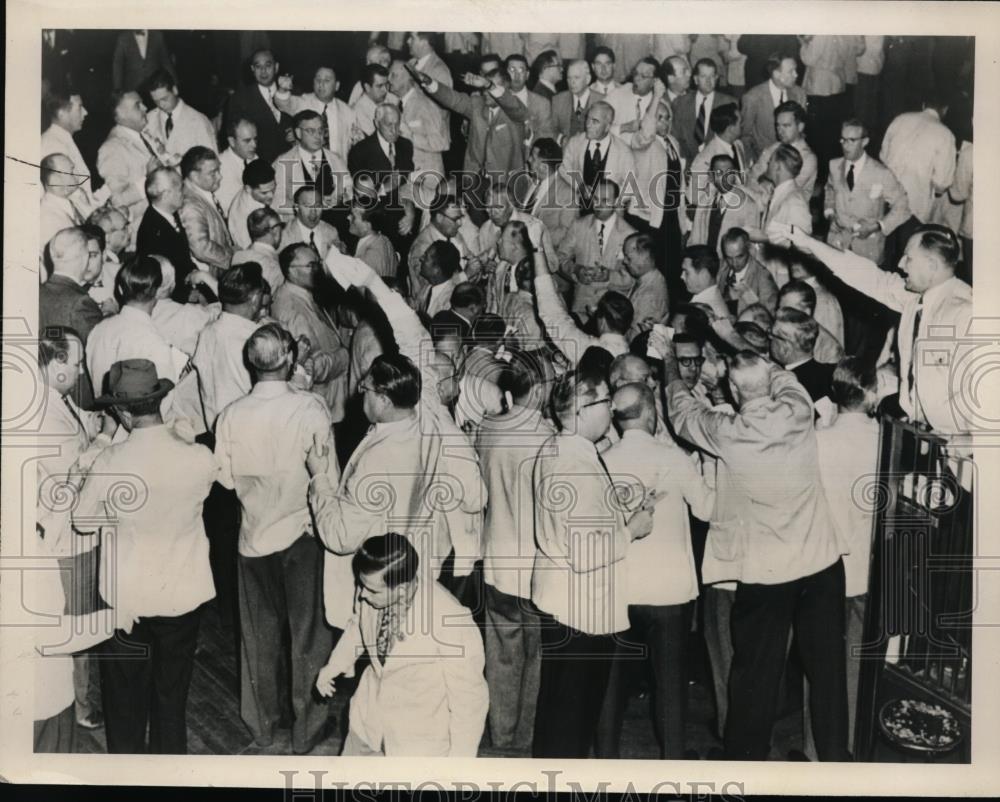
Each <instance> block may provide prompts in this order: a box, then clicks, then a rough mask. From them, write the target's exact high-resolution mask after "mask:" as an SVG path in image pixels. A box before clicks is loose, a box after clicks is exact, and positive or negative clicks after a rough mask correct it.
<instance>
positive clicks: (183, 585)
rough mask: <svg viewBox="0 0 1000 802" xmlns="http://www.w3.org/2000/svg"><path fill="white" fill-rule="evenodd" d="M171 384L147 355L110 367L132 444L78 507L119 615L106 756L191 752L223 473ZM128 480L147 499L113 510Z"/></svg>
mask: <svg viewBox="0 0 1000 802" xmlns="http://www.w3.org/2000/svg"><path fill="white" fill-rule="evenodd" d="M126 269H128V268H126ZM172 387H173V382H171V381H170V380H168V379H163V378H158V372H157V369H156V367H155V366H154V364H153V363H152V362H150V361H148V360H146V359H125V360H122V361H116V362H115V363H114V364H113V365H112V366H111V370H110V371H109V377H108V394H107V395H105V396H103V397H102V398H99V399H98V402H99V403H100V404H102V405H104V406H112V407H113V408H114V410H115V414H116V416H117V417H118V419H119V420H120V421H121V425H122V426H123V427H124V429H125V430H126V431H127V432H128V438H127V439H126V440H124V441H123V442H120V443H118V444H115V445H112V446H109V447H108V448H106V449H104V450H103V451H102V452H101V453H100V454H99V455H98V457H97V459H96V460H94V464H93V466H92V468H91V470H90V473H89V475H88V477H87V479H86V480H85V482H84V484H83V488H82V489H81V491H80V497H79V501H78V504H77V509H78V510H79V511H80V515H79V516H78V517H77V518H76V519H75V522H76V525H77V528H78V529H82V530H84V531H86V530H87V529H91V528H95V527H94V524H93V522H94V521H97V522H98V524H97V527H96V528H97V529H102V530H103V531H102V536H103V539H104V542H103V544H102V550H101V563H102V564H101V574H100V576H101V578H100V593H101V597H102V598H103V599H104V600H105V601H106V602H107V603H108V604H110V605H111V606H112V607H114V608H115V610H116V630H117V631H116V633H115V637H114V638H112V639H111V640H109V641H108V643H107V645H106V646H105V649H104V654H103V659H102V660H101V674H102V678H103V682H102V688H103V692H104V711H105V717H106V723H107V727H106V735H107V742H108V743H107V746H108V752H111V753H117V754H141V753H144V752H147V751H148V752H152V753H154V754H173V755H176V754H184V753H185V752H186V751H187V727H186V721H185V711H186V707H187V692H188V687H189V685H190V682H191V673H192V671H193V669H194V655H195V648H196V647H197V643H198V624H199V620H200V618H201V606H202V605H203V604H204V603H205V602H207V601H209V600H210V599H212V598H214V596H215V584H214V582H213V580H212V569H211V566H210V564H209V559H208V538H207V537H206V535H205V526H204V523H203V522H202V508H203V505H204V501H205V498H206V497H207V496H208V493H209V491H210V490H211V487H212V483H213V482H214V481H215V480H216V478H217V477H218V474H219V467H218V465H217V464H216V462H215V460H214V459H213V458H212V453H211V452H210V451H209V450H208V449H207V448H205V447H204V446H201V445H197V444H195V443H193V442H189V441H187V440H185V439H183V438H182V437H181V436H179V435H178V433H177V432H176V431H174V430H172V429H171V428H169V427H168V426H167V425H165V424H164V421H163V418H162V416H161V415H160V402H161V400H162V398H163V397H164V396H165V395H166V394H167V393H168V392H170V390H171V388H172ZM122 477H132V481H133V482H135V483H137V486H136V487H135V488H134V489H135V492H136V493H138V494H139V497H141V499H142V502H141V503H136V504H118V503H116V500H118V499H123V498H124V497H123V496H121V494H120V493H119V492H117V491H119V490H121V487H120V485H121V483H122V481H123V479H122ZM125 481H126V482H128V481H129V480H128V479H127V478H126V480H125ZM104 525H107V528H104ZM147 722H148V724H149V745H148V747H147V743H146V727H147Z"/></svg>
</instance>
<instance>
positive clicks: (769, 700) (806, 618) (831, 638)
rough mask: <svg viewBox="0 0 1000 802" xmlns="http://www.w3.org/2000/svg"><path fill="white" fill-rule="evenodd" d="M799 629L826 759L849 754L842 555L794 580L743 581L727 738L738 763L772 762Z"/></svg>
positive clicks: (735, 616)
mask: <svg viewBox="0 0 1000 802" xmlns="http://www.w3.org/2000/svg"><path fill="white" fill-rule="evenodd" d="M791 626H794V627H795V635H796V637H795V643H796V646H797V647H798V651H799V657H800V659H801V661H802V665H803V667H804V668H805V673H806V677H807V678H808V679H809V685H810V688H811V689H812V702H811V712H812V717H813V735H814V737H815V741H816V752H817V754H818V755H819V759H820V760H833V761H839V760H846V759H847V679H846V660H845V648H846V646H845V642H844V638H845V634H844V565H843V563H842V562H841V561H840V560H839V559H838V560H837V561H836V562H835V563H834V564H833V565H831V566H830V567H828V568H825V569H823V570H822V571H819V572H817V573H815V574H812V575H811V576H807V577H803V578H801V579H796V580H793V581H791V582H782V583H781V584H778V585H757V584H748V583H741V584H740V585H739V586H738V588H737V590H736V600H735V603H734V605H733V610H732V636H733V664H732V669H731V671H730V676H729V713H728V716H727V719H726V738H725V752H726V757H727V758H728V759H730V760H765V759H767V755H768V752H769V751H770V749H771V730H772V729H773V727H774V722H775V720H776V718H777V715H778V704H779V698H780V692H781V680H782V670H783V668H784V665H785V656H786V653H787V648H788V632H789V627H791Z"/></svg>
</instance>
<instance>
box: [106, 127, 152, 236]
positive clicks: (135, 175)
mask: <svg viewBox="0 0 1000 802" xmlns="http://www.w3.org/2000/svg"><path fill="white" fill-rule="evenodd" d="M150 158H151V154H150V152H149V151H148V150H147V149H146V147H145V146H144V145H143V144H142V140H141V139H139V134H137V133H136V132H134V131H132V130H131V129H129V128H125V127H124V126H121V125H116V126H115V127H114V128H112V129H111V131H110V133H109V134H108V138H107V139H105V140H104V143H103V144H102V145H101V147H100V149H99V150H98V151H97V172H98V174H99V175H100V176H101V178H103V179H104V182H105V183H106V184H107V185H108V189H110V190H111V202H112V203H113V204H114V205H115V206H117V207H118V208H120V209H128V214H129V217H130V218H131V220H132V223H133V225H134V224H135V221H137V220H139V219H141V218H142V214H143V212H145V211H146V206H147V205H148V201H147V200H146V167H147V165H148V164H149V161H150ZM133 232H134V229H133ZM134 236H135V234H134V233H133V238H134ZM133 242H134V239H133Z"/></svg>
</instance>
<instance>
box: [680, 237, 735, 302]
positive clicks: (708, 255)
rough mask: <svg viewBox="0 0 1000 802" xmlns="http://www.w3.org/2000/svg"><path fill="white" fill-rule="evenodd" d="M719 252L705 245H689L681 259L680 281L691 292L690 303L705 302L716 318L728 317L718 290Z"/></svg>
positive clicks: (723, 300)
mask: <svg viewBox="0 0 1000 802" xmlns="http://www.w3.org/2000/svg"><path fill="white" fill-rule="evenodd" d="M718 275H719V254H718V253H717V252H716V251H714V250H712V248H710V247H709V246H707V245H689V246H688V247H687V248H685V249H684V256H683V259H682V260H681V281H683V282H684V287H685V289H687V291H688V292H689V293H691V301H690V302H691V303H693V304H705V305H706V306H708V307H709V308H710V309H711V310H712V313H713V314H714V315H715V316H716V317H717V318H723V319H726V318H728V317H729V307H728V306H727V305H726V300H725V299H724V298H723V297H722V293H721V292H720V291H719V284H718Z"/></svg>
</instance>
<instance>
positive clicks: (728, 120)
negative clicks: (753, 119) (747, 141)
mask: <svg viewBox="0 0 1000 802" xmlns="http://www.w3.org/2000/svg"><path fill="white" fill-rule="evenodd" d="M709 128H710V129H711V131H712V134H711V136H710V137H709V139H708V141H707V142H706V143H705V144H704V146H703V147H702V149H701V150H700V151H699V152H698V154H697V155H696V156H695V157H694V158H693V159H692V160H691V171H690V183H689V184H688V192H689V197H688V202H689V203H690V204H691V205H692V206H693V207H695V208H699V207H703V206H706V205H708V204H709V203H710V202H711V201H710V200H709V197H708V196H709V194H710V189H709V184H710V183H711V181H712V176H713V175H714V171H713V170H712V169H711V166H712V159H713V158H715V157H716V156H720V155H721V156H729V157H730V158H731V159H732V162H733V169H732V172H731V173H729V176H731V181H730V184H732V183H739V184H742V183H743V182H744V179H745V177H746V172H747V168H748V167H749V166H750V162H749V161H748V159H747V154H746V151H745V150H744V149H743V143H742V142H740V132H741V131H742V118H741V117H740V110H739V108H738V107H737V106H736V104H735V103H727V104H726V105H724V106H716V107H715V108H714V109H712V114H711V117H710V119H709Z"/></svg>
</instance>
